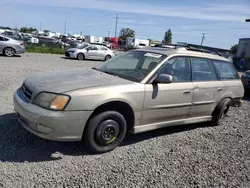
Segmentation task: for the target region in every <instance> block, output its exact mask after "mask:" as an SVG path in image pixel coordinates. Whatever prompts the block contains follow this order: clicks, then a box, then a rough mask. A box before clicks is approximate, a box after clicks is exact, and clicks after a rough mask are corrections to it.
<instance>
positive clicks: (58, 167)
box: [0, 53, 250, 188]
mask: <svg viewBox="0 0 250 188" xmlns="http://www.w3.org/2000/svg"><path fill="white" fill-rule="evenodd" d="M98 63H99V62H98V61H82V62H80V61H76V60H66V59H63V58H61V57H60V56H57V55H39V54H28V53H27V54H25V55H23V56H22V57H12V58H5V57H2V56H0V94H1V95H0V104H1V107H0V130H1V131H0V187H8V188H11V187H13V188H14V187H15V188H17V187H30V188H31V187H244V188H247V187H250V143H249V140H250V111H249V107H250V101H249V99H245V100H244V104H243V106H242V107H241V108H232V109H231V110H230V113H229V117H228V118H227V119H226V120H225V121H224V123H223V124H222V125H221V126H218V127H209V126H206V125H207V124H198V125H190V126H180V127H175V128H166V129H161V130H157V131H153V132H148V133H143V134H139V135H130V136H128V137H127V138H126V140H125V141H124V143H123V144H122V146H120V147H118V148H117V149H116V150H114V151H112V152H110V153H105V154H102V155H91V154H89V153H88V152H87V151H82V150H80V143H61V142H53V141H47V140H43V139H40V138H38V137H36V136H34V135H32V134H30V133H29V132H27V131H26V130H25V129H24V128H22V127H21V126H20V125H19V124H18V123H17V118H16V116H15V114H14V113H13V104H12V95H13V92H14V91H15V90H16V89H17V88H18V87H19V86H20V85H21V83H22V81H23V80H24V79H25V78H26V77H27V76H29V75H31V74H35V73H36V72H40V71H53V70H58V69H69V68H73V67H92V66H93V65H96V64H98Z"/></svg>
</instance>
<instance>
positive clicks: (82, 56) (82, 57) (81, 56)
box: [77, 53, 85, 60]
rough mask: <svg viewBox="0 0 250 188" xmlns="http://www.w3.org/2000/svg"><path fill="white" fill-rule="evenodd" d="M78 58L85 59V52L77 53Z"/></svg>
mask: <svg viewBox="0 0 250 188" xmlns="http://www.w3.org/2000/svg"><path fill="white" fill-rule="evenodd" d="M77 59H78V60H84V59H85V56H84V54H83V53H79V54H77Z"/></svg>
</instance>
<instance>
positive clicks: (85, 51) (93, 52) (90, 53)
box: [65, 44, 115, 61]
mask: <svg viewBox="0 0 250 188" xmlns="http://www.w3.org/2000/svg"><path fill="white" fill-rule="evenodd" d="M65 56H66V57H69V58H74V59H78V60H84V59H96V60H105V61H106V60H108V59H110V58H112V57H114V56H115V54H114V52H113V51H112V50H110V49H108V48H107V47H105V46H98V45H87V44H86V45H83V46H81V47H79V48H70V49H68V50H67V51H66V52H65Z"/></svg>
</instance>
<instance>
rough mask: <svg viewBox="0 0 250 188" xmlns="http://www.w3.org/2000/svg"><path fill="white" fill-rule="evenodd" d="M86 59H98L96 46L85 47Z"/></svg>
mask: <svg viewBox="0 0 250 188" xmlns="http://www.w3.org/2000/svg"><path fill="white" fill-rule="evenodd" d="M86 54H87V56H85V57H86V58H87V59H98V48H97V47H96V46H90V47H88V48H87V53H86Z"/></svg>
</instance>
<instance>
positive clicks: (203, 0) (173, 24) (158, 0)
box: [0, 0, 250, 48]
mask: <svg viewBox="0 0 250 188" xmlns="http://www.w3.org/2000/svg"><path fill="white" fill-rule="evenodd" d="M117 13H118V15H119V20H118V31H119V30H120V29H121V28H123V27H129V28H132V29H134V30H135V31H136V37H138V38H142V39H148V38H152V39H155V40H162V39H163V36H164V32H165V31H166V30H167V29H172V32H173V42H174V43H176V42H178V41H180V42H189V43H194V44H200V41H201V37H202V33H206V36H205V41H204V45H208V46H213V47H221V48H230V46H231V45H233V44H235V43H238V39H239V38H243V37H249V38H250V23H246V22H245V19H246V18H250V0H237V1H235V0H234V1H233V0H185V1H184V0H176V1H172V0H126V1H122V0H42V1H36V0H5V1H3V2H1V11H0V18H1V21H0V25H2V26H10V27H14V26H15V25H17V26H18V27H21V26H25V25H26V26H28V27H36V28H37V29H39V28H40V26H41V27H42V29H49V30H52V31H57V32H63V31H64V22H65V20H66V21H67V32H68V33H71V34H73V33H80V32H83V33H84V34H91V35H95V36H107V35H108V31H110V35H111V36H114V32H115V16H116V14H117Z"/></svg>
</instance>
